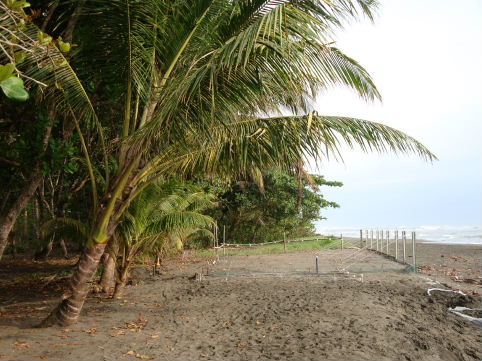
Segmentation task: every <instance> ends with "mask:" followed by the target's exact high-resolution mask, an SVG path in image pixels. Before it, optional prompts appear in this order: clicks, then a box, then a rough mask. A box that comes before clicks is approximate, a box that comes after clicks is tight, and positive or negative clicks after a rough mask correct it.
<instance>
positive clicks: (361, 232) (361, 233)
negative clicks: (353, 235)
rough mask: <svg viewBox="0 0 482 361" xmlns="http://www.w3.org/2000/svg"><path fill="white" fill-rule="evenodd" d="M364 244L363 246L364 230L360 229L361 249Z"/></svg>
mask: <svg viewBox="0 0 482 361" xmlns="http://www.w3.org/2000/svg"><path fill="white" fill-rule="evenodd" d="M362 244H363V230H362V229H360V248H362Z"/></svg>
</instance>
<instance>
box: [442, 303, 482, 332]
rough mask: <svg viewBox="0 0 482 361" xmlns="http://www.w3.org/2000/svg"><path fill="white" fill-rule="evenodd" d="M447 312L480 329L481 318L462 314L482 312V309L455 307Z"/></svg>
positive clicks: (481, 325) (481, 324)
mask: <svg viewBox="0 0 482 361" xmlns="http://www.w3.org/2000/svg"><path fill="white" fill-rule="evenodd" d="M449 311H450V312H452V313H454V314H456V315H457V316H460V317H463V318H465V319H467V320H469V321H471V322H473V323H475V324H476V325H477V326H480V327H482V318H477V317H472V316H469V315H466V314H465V313H464V311H482V308H468V307H461V306H457V307H454V308H449Z"/></svg>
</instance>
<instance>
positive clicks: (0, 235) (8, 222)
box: [0, 109, 55, 260]
mask: <svg viewBox="0 0 482 361" xmlns="http://www.w3.org/2000/svg"><path fill="white" fill-rule="evenodd" d="M49 116H50V121H49V124H48V125H47V127H46V129H45V133H44V137H43V139H42V153H45V150H46V149H47V145H48V141H49V138H50V134H51V133H52V126H53V121H54V118H55V109H53V110H52V111H51V112H50V114H49ZM40 166H41V160H40V159H38V160H37V161H36V162H35V164H34V166H33V170H32V172H31V173H30V175H29V177H28V178H27V181H26V183H25V186H24V187H23V189H22V191H21V192H20V195H19V196H18V198H17V199H16V200H15V202H14V203H13V205H12V207H10V209H9V210H8V212H7V214H6V216H5V219H4V221H3V222H2V223H1V224H0V260H1V259H2V255H3V252H4V251H5V247H6V246H7V242H8V236H9V234H10V232H11V231H12V229H13V226H14V225H15V223H16V222H17V218H18V216H19V215H20V213H21V212H22V211H23V209H24V208H25V207H26V206H27V204H28V202H30V199H31V198H32V196H33V195H34V193H35V191H36V190H37V188H38V186H39V184H40V182H41V181H42V170H41V168H40Z"/></svg>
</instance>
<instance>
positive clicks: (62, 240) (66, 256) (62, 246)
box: [59, 238, 69, 259]
mask: <svg viewBox="0 0 482 361" xmlns="http://www.w3.org/2000/svg"><path fill="white" fill-rule="evenodd" d="M59 244H60V248H62V254H63V256H64V258H65V259H67V258H69V252H68V251H67V246H66V245H65V241H64V239H63V238H61V239H60V243H59Z"/></svg>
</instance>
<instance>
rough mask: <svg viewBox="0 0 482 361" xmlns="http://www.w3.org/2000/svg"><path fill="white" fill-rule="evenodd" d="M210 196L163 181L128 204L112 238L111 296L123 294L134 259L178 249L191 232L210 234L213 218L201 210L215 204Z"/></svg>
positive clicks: (152, 185)
mask: <svg viewBox="0 0 482 361" xmlns="http://www.w3.org/2000/svg"><path fill="white" fill-rule="evenodd" d="M176 188H177V189H176ZM212 198H213V196H212V195H210V194H207V193H204V192H199V191H193V190H190V191H189V190H185V189H179V187H178V186H177V185H176V183H173V182H166V183H164V184H157V183H154V184H151V185H150V186H149V187H147V188H146V189H145V190H144V191H143V192H142V194H141V195H139V197H137V198H136V199H135V200H134V201H133V202H132V203H131V205H130V206H129V209H128V210H127V212H126V214H125V217H124V220H123V222H122V224H121V225H120V226H119V227H117V230H116V233H115V235H114V237H113V241H114V242H115V243H116V245H115V246H114V247H113V248H114V249H116V250H117V257H116V259H117V264H116V268H117V280H116V286H115V290H114V296H113V297H114V298H120V297H121V296H122V294H123V291H124V287H125V285H126V283H127V280H128V276H129V271H130V269H131V267H132V265H133V264H134V262H135V260H136V259H138V258H140V257H146V256H147V257H151V256H152V255H153V254H156V255H157V254H159V253H160V252H163V253H166V252H169V251H173V250H174V251H176V250H179V249H181V248H182V246H183V240H185V239H187V237H189V236H190V235H193V234H198V235H199V234H202V235H203V236H210V237H212V236H213V235H212V233H211V232H210V231H209V228H212V226H213V224H214V220H213V219H212V218H211V217H209V216H206V215H203V214H202V213H201V212H202V211H203V210H205V209H207V208H212V207H213V206H214V203H213V202H212Z"/></svg>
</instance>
